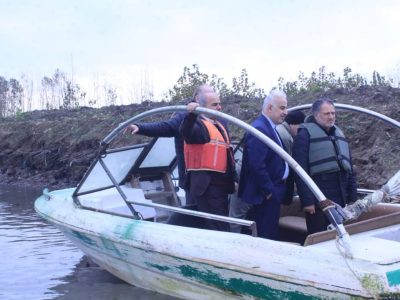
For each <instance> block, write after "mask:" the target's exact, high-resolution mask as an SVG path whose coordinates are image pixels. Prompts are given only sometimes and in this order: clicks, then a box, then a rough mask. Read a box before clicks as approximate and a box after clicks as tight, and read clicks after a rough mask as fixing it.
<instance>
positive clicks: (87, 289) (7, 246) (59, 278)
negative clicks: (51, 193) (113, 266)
mask: <svg viewBox="0 0 400 300" xmlns="http://www.w3.org/2000/svg"><path fill="white" fill-rule="evenodd" d="M40 194H41V190H39V189H33V188H21V187H18V188H16V187H12V186H6V185H0V299H7V300H11V299H121V300H122V299H140V300H150V299H156V300H161V299H162V300H172V299H175V298H172V297H168V296H165V295H161V294H158V293H155V292H150V291H146V290H142V289H139V288H136V287H134V286H131V285H129V284H126V283H124V282H123V281H121V280H119V279H118V278H116V277H114V276H113V275H111V274H110V273H108V272H106V271H104V270H103V269H101V268H100V267H98V266H96V265H95V264H93V263H92V262H91V261H90V260H89V259H88V258H87V257H86V256H84V254H83V253H82V252H81V251H80V250H78V249H77V248H76V247H75V246H74V245H73V244H72V243H71V242H69V241H68V240H67V239H66V238H65V237H64V236H63V235H62V234H61V233H60V232H59V231H58V230H57V229H56V228H55V227H53V226H52V225H50V224H47V223H45V222H44V221H43V220H42V219H41V218H40V217H39V216H38V215H37V214H36V212H35V211H34V209H33V202H34V199H36V198H37V197H38V196H39V195H40Z"/></svg>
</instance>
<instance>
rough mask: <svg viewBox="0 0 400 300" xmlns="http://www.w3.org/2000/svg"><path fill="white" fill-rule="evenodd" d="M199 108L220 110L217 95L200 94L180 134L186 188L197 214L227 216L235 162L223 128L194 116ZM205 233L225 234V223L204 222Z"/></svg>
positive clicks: (188, 108) (217, 123) (201, 117)
mask: <svg viewBox="0 0 400 300" xmlns="http://www.w3.org/2000/svg"><path fill="white" fill-rule="evenodd" d="M199 105H200V106H202V107H205V108H208V109H213V110H217V111H219V110H221V102H220V99H219V97H218V95H217V94H216V93H207V94H203V95H201V96H200V98H199V103H194V102H192V103H189V104H188V106H187V110H188V112H189V113H188V114H187V115H186V117H185V118H184V119H183V122H182V125H181V133H182V136H183V137H184V140H185V151H184V155H185V165H186V170H187V172H188V173H187V176H186V184H187V186H186V188H188V189H189V190H190V194H191V196H192V197H193V199H194V201H195V203H197V205H198V210H199V211H202V212H206V213H212V214H217V215H223V216H227V215H228V194H231V193H233V192H234V190H235V183H234V175H235V171H234V160H233V153H232V149H231V147H230V139H229V134H228V131H227V130H226V128H225V126H224V125H223V124H222V123H221V122H219V121H218V120H216V119H215V118H208V117H207V116H205V115H196V114H194V113H193V111H194V110H195V109H196V108H197V107H198V106H199ZM205 222H206V226H207V228H208V229H213V230H220V231H228V230H229V225H228V223H226V222H221V221H215V220H212V219H206V220H205Z"/></svg>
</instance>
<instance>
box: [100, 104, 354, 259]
mask: <svg viewBox="0 0 400 300" xmlns="http://www.w3.org/2000/svg"><path fill="white" fill-rule="evenodd" d="M177 111H182V112H183V111H184V112H187V108H186V106H183V105H177V106H169V107H161V108H156V109H152V110H149V111H146V112H143V113H141V114H139V115H137V116H134V117H132V118H130V119H129V120H127V121H125V122H123V123H121V124H119V125H118V127H117V128H116V129H114V130H113V131H112V132H111V133H109V134H108V135H107V136H106V137H105V138H104V139H103V140H102V141H101V147H102V150H101V151H105V149H106V148H107V147H108V145H109V144H110V143H111V142H112V141H113V140H114V138H115V137H116V136H117V135H118V134H119V133H121V132H123V130H125V128H127V127H128V126H129V125H130V124H132V123H134V122H135V121H138V120H140V119H142V118H144V117H147V116H150V115H154V114H158V113H165V112H177ZM194 113H196V114H202V113H203V114H206V115H210V116H213V117H217V118H219V119H222V120H225V121H228V122H230V123H233V124H235V125H236V126H238V127H240V128H242V129H244V130H245V131H247V132H249V133H251V134H252V135H254V136H255V137H256V138H258V139H259V140H261V141H262V142H263V143H265V144H266V145H267V146H268V147H270V148H271V149H272V150H273V151H275V152H276V153H277V154H278V155H279V156H280V157H281V158H282V159H284V160H285V161H286V162H287V163H288V164H289V165H290V166H291V167H292V169H293V170H294V171H295V172H296V173H297V174H298V175H299V177H300V178H301V179H302V180H303V181H304V182H305V183H306V184H307V186H308V187H309V188H310V190H311V191H312V192H313V194H314V196H315V197H316V198H317V200H318V201H323V200H326V197H325V196H324V194H323V193H322V192H321V190H320V189H319V188H318V186H317V185H316V184H315V183H314V181H313V180H312V179H311V177H310V176H309V175H308V174H307V173H306V172H305V171H304V170H303V169H302V168H301V166H300V165H299V164H298V163H297V162H296V161H295V160H294V159H293V158H292V157H291V156H290V155H289V154H288V153H287V152H286V151H285V150H283V149H282V148H281V147H280V146H278V145H277V144H276V143H275V142H274V141H273V140H271V139H270V138H269V137H267V136H265V135H264V134H263V133H262V132H260V131H259V130H257V129H255V128H254V127H252V126H251V125H249V124H247V123H245V122H243V121H241V120H239V119H236V118H234V117H232V116H230V115H227V114H224V113H222V112H219V111H216V110H210V109H207V108H204V107H197V108H196V110H195V111H194ZM325 214H326V215H327V217H328V218H329V220H330V221H331V223H332V225H333V226H334V227H335V229H336V231H337V234H338V237H339V240H340V242H341V243H340V244H341V245H342V246H343V248H344V251H345V254H346V256H348V257H352V256H353V254H352V250H351V244H350V237H349V234H348V233H347V232H346V230H345V228H344V226H343V224H342V223H340V222H341V221H340V220H338V218H337V217H336V211H335V209H334V208H333V207H332V208H328V209H327V210H325Z"/></svg>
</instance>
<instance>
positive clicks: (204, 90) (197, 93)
mask: <svg viewBox="0 0 400 300" xmlns="http://www.w3.org/2000/svg"><path fill="white" fill-rule="evenodd" d="M210 92H214V88H213V87H212V86H210V85H208V84H202V85H199V86H198V87H197V88H196V89H195V90H194V93H193V97H192V100H193V101H196V97H197V96H199V98H201V95H202V94H204V93H210ZM199 102H200V100H199Z"/></svg>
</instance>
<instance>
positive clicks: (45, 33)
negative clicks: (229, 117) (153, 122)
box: [0, 0, 400, 96]
mask: <svg viewBox="0 0 400 300" xmlns="http://www.w3.org/2000/svg"><path fill="white" fill-rule="evenodd" d="M0 43H1V45H0V75H1V76H5V77H6V78H11V77H14V78H17V79H18V78H19V77H20V76H21V74H27V75H28V76H30V77H32V78H36V79H37V78H39V80H40V78H42V77H43V76H51V75H52V74H53V73H54V71H55V69H57V68H59V69H60V70H62V71H64V72H66V73H67V74H69V75H70V76H72V74H73V76H74V81H75V82H78V83H81V84H82V85H84V86H85V85H86V86H87V85H90V82H93V81H94V80H95V78H97V79H96V80H98V78H105V79H106V80H107V81H109V82H110V83H112V84H114V85H115V86H118V87H124V88H125V89H129V87H132V86H136V87H137V86H138V85H140V84H141V83H140V82H142V84H143V81H147V82H148V83H149V82H150V83H151V85H152V86H153V89H154V92H155V94H156V96H159V95H161V94H162V93H164V92H166V91H167V90H168V88H170V87H172V86H173V84H174V83H175V82H176V81H177V79H178V77H179V76H180V75H181V74H182V72H183V67H184V66H191V65H192V64H198V65H199V67H200V71H202V72H204V73H207V74H209V75H211V74H212V73H215V74H217V75H218V76H219V77H223V78H225V81H226V82H227V83H228V84H230V83H231V79H232V78H233V77H235V76H239V74H240V71H241V69H243V68H245V69H247V71H248V74H249V77H250V80H251V81H254V82H256V84H257V86H258V87H261V88H264V89H265V90H269V89H270V88H271V87H272V86H273V85H276V83H277V79H278V78H279V77H281V76H282V77H284V78H285V79H287V80H295V79H297V75H298V73H299V71H303V72H305V74H306V75H309V73H310V72H311V71H316V70H318V68H319V67H320V66H322V65H324V66H326V67H327V69H328V71H333V72H335V73H337V74H338V75H341V74H342V70H343V68H344V67H347V66H349V67H351V68H352V70H353V72H357V73H361V74H363V75H365V76H367V75H368V76H369V75H371V73H372V71H373V70H377V71H379V72H380V73H381V74H386V75H392V74H396V72H397V75H398V73H400V1H397V0H393V1H390V0H381V1H376V0H359V1H358V0H353V1H352V0H334V1H328V0H326V1H324V0H309V1H306V0H304V1H300V0H298V1H295V0H293V1H285V0H281V1H278V0H276V1H267V0H209V1H208V0H194V1H192V0H164V1H162V0H154V1H145V0H141V1H134V0H132V1H123V0H110V1H102V0H93V1H85V0H40V1H39V0H38V1H35V0H26V1H23V0H20V1H18V0H9V1H8V0H0ZM121 93H122V92H121Z"/></svg>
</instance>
